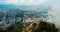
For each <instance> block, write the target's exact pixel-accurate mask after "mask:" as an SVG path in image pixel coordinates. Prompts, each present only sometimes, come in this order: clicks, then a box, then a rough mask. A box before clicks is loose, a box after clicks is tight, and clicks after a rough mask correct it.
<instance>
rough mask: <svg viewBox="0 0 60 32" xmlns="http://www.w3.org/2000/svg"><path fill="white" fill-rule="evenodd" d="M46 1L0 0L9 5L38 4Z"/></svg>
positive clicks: (1, 2)
mask: <svg viewBox="0 0 60 32" xmlns="http://www.w3.org/2000/svg"><path fill="white" fill-rule="evenodd" d="M47 2H48V0H0V4H10V5H40V4H46V3H47Z"/></svg>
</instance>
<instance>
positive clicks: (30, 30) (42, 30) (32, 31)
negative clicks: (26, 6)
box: [25, 20, 58, 32]
mask: <svg viewBox="0 0 60 32" xmlns="http://www.w3.org/2000/svg"><path fill="white" fill-rule="evenodd" d="M25 32H58V29H57V28H56V27H55V25H54V24H53V23H49V22H45V21H43V20H37V21H35V22H34V23H33V24H32V25H30V26H29V27H26V29H25Z"/></svg>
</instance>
